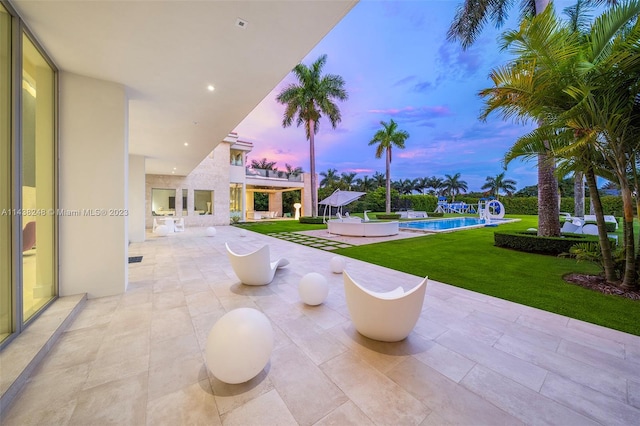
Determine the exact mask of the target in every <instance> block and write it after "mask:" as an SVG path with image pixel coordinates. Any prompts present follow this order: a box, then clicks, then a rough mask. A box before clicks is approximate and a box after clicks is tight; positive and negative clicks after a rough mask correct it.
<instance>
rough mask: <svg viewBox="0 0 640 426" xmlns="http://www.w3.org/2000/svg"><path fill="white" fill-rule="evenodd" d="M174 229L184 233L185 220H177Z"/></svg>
mask: <svg viewBox="0 0 640 426" xmlns="http://www.w3.org/2000/svg"><path fill="white" fill-rule="evenodd" d="M173 229H174V231H176V232H183V231H184V218H183V217H181V218H180V219H178V220H176V222H175V224H174V225H173Z"/></svg>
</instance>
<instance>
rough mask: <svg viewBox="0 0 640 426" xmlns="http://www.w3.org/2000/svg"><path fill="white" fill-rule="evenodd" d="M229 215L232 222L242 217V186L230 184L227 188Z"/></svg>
mask: <svg viewBox="0 0 640 426" xmlns="http://www.w3.org/2000/svg"><path fill="white" fill-rule="evenodd" d="M229 214H230V215H231V219H232V220H234V221H238V220H240V218H241V216H242V184H239V183H232V184H231V186H230V188H229Z"/></svg>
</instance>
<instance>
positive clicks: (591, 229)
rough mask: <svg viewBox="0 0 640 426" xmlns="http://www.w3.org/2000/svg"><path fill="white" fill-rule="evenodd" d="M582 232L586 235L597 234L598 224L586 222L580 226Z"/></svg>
mask: <svg viewBox="0 0 640 426" xmlns="http://www.w3.org/2000/svg"><path fill="white" fill-rule="evenodd" d="M582 233H583V234H587V235H598V225H593V224H590V223H588V224H586V225H584V226H583V227H582Z"/></svg>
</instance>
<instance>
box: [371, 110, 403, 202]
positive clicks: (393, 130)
mask: <svg viewBox="0 0 640 426" xmlns="http://www.w3.org/2000/svg"><path fill="white" fill-rule="evenodd" d="M380 124H381V125H382V129H380V130H378V131H377V132H376V134H375V135H373V139H371V140H370V141H369V146H371V145H376V144H377V147H376V158H381V157H382V154H383V153H386V188H387V197H386V202H385V209H386V212H387V213H391V148H392V147H393V146H396V147H397V148H400V149H404V141H406V140H407V139H408V138H409V133H407V132H406V131H405V130H398V123H396V122H395V121H393V119H391V120H389V122H388V123H385V122H384V121H381V122H380Z"/></svg>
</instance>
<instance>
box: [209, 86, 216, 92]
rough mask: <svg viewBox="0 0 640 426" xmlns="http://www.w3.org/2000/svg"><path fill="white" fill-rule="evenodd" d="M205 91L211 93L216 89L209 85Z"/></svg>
mask: <svg viewBox="0 0 640 426" xmlns="http://www.w3.org/2000/svg"><path fill="white" fill-rule="evenodd" d="M207 90H208V91H210V92H213V91H214V90H216V88H215V87H213V85H211V84H210V85H208V86H207Z"/></svg>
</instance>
